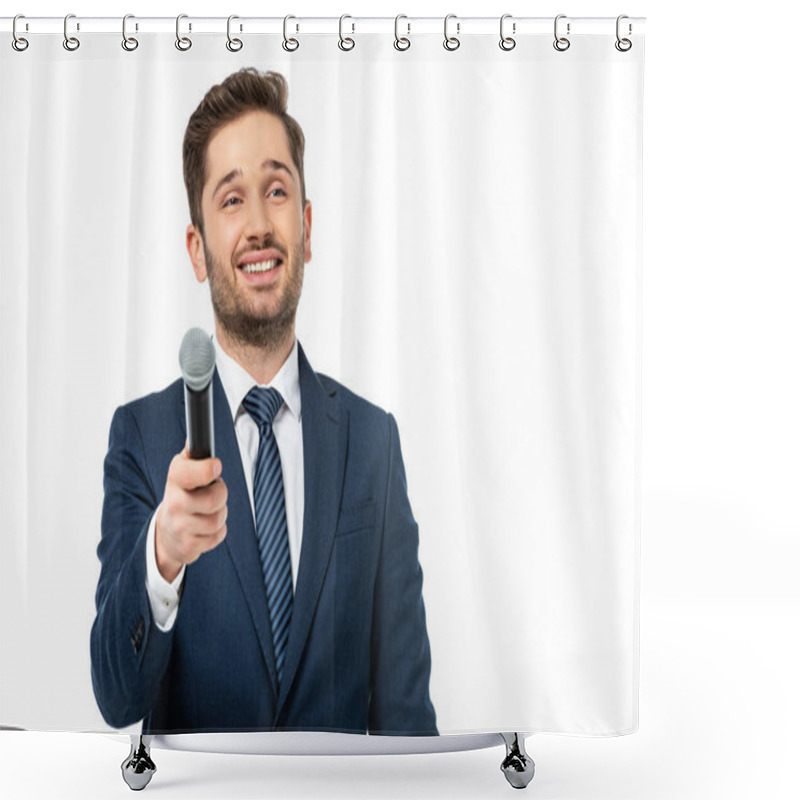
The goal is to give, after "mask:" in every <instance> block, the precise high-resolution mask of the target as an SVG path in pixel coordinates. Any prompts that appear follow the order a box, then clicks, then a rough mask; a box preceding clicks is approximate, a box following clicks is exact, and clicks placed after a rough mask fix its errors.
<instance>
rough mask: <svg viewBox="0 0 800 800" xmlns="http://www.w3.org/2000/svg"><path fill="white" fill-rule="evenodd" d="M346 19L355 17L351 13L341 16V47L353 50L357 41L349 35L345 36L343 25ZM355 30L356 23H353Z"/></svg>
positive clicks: (345, 49)
mask: <svg viewBox="0 0 800 800" xmlns="http://www.w3.org/2000/svg"><path fill="white" fill-rule="evenodd" d="M346 19H353V18H352V17H351V16H350V15H349V14H342V16H341V17H339V49H340V50H344V51H345V52H347V51H349V50H352V49H353V48H354V47H355V46H356V43H355V41H354V40H353V39H351V38H350V37H349V36H344V35H343V33H342V26H343V24H344V21H345V20H346ZM355 30H356V25H355V23H353V32H355Z"/></svg>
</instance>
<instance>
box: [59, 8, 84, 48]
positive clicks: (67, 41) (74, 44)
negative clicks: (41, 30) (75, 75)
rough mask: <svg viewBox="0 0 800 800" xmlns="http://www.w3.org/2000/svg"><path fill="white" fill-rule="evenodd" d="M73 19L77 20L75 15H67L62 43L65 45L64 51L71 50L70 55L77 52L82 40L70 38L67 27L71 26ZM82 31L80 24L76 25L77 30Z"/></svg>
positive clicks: (74, 37)
mask: <svg viewBox="0 0 800 800" xmlns="http://www.w3.org/2000/svg"><path fill="white" fill-rule="evenodd" d="M71 19H75V15H74V14H67V16H66V17H64V41H63V43H62V44H63V45H64V49H65V50H69V51H70V53H72V52H74V51H75V50H77V49H78V48H79V47H80V46H81V40H80V39H78V38H77V37H76V36H70V35H69V31H68V29H67V26H68V25H69V21H70V20H71ZM80 29H81V26H80V23H76V30H80Z"/></svg>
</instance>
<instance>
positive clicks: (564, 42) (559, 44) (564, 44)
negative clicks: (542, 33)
mask: <svg viewBox="0 0 800 800" xmlns="http://www.w3.org/2000/svg"><path fill="white" fill-rule="evenodd" d="M566 18H567V15H566V14H559V15H558V16H557V17H556V21H555V23H553V35H554V36H555V37H556V40H555V41H554V42H553V47H555V49H556V50H558V52H559V53H563V52H564V51H565V50H569V45H570V41H569V39H567V38H566V37H564V36H559V35H558V21H559V20H560V19H566ZM567 35H569V22H568V23H567Z"/></svg>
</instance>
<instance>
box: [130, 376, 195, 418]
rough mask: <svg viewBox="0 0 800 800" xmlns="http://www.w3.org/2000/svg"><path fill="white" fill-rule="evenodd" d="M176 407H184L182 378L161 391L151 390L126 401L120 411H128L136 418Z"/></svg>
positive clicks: (158, 414) (157, 414)
mask: <svg viewBox="0 0 800 800" xmlns="http://www.w3.org/2000/svg"><path fill="white" fill-rule="evenodd" d="M176 408H179V409H182V408H183V381H182V380H181V379H180V378H178V379H177V380H176V381H173V382H172V383H171V384H170V385H169V386H167V387H166V388H165V389H162V390H161V391H158V392H151V393H150V394H146V395H144V396H143V397H139V398H137V399H136V400H131V401H130V402H129V403H125V404H124V405H123V406H120V408H119V409H118V411H123V412H126V413H128V414H130V415H131V416H133V417H135V418H136V419H143V418H147V417H151V416H160V415H163V414H165V413H168V412H169V411H170V410H174V409H176Z"/></svg>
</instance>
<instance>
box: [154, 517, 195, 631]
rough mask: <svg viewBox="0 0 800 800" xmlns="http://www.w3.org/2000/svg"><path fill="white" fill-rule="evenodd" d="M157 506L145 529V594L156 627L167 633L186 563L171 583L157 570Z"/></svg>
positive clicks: (176, 607)
mask: <svg viewBox="0 0 800 800" xmlns="http://www.w3.org/2000/svg"><path fill="white" fill-rule="evenodd" d="M159 508H161V506H159V507H158V508H157V509H156V510H155V513H154V514H153V516H152V517H151V518H150V526H149V527H148V529H147V578H146V585H147V596H148V597H149V598H150V610H151V611H152V612H153V619H154V620H155V623H156V627H157V628H158V629H159V630H160V631H163V632H164V633H167V632H168V631H170V630H172V626H173V625H174V624H175V619H176V617H177V616H178V600H179V599H180V588H181V584H182V583H183V576H184V574H185V573H186V565H185V564H184V565H183V567H181V571H180V572H179V573H178V577H177V578H175V580H174V581H172V583H169V582H168V581H167V580H165V579H164V576H163V575H162V574H161V573H160V572H159V571H158V564H157V562H156V517H157V516H158V509H159Z"/></svg>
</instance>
